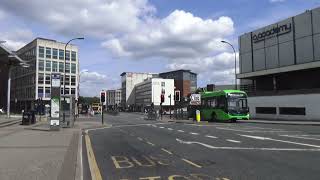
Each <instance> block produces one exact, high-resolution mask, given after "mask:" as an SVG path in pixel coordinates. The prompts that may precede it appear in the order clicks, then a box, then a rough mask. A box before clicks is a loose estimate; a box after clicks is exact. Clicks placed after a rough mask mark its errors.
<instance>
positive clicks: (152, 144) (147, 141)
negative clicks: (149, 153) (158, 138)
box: [147, 141, 155, 146]
mask: <svg viewBox="0 0 320 180" xmlns="http://www.w3.org/2000/svg"><path fill="white" fill-rule="evenodd" d="M147 143H148V144H149V145H151V146H155V145H154V144H152V143H151V142H149V141H147Z"/></svg>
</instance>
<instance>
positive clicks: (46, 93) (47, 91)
mask: <svg viewBox="0 0 320 180" xmlns="http://www.w3.org/2000/svg"><path fill="white" fill-rule="evenodd" d="M60 93H61V94H63V88H61V90H60ZM65 94H76V89H75V88H66V90H65ZM41 97H45V98H50V97H51V88H50V87H45V88H44V87H41V86H40V87H38V98H41Z"/></svg>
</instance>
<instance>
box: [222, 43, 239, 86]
mask: <svg viewBox="0 0 320 180" xmlns="http://www.w3.org/2000/svg"><path fill="white" fill-rule="evenodd" d="M221 42H222V43H225V44H229V45H230V46H231V47H232V49H233V52H234V76H235V83H234V84H235V90H237V89H238V87H237V54H236V50H235V49H234V47H233V46H232V44H231V43H229V42H227V41H221Z"/></svg>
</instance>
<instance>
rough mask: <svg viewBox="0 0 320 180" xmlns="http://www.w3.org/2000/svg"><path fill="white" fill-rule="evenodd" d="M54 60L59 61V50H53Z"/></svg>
mask: <svg viewBox="0 0 320 180" xmlns="http://www.w3.org/2000/svg"><path fill="white" fill-rule="evenodd" d="M52 58H53V59H58V49H54V48H53V49H52Z"/></svg>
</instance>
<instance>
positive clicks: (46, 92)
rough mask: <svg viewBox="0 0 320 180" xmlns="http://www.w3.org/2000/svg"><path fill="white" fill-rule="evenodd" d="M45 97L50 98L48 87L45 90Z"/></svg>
mask: <svg viewBox="0 0 320 180" xmlns="http://www.w3.org/2000/svg"><path fill="white" fill-rule="evenodd" d="M45 97H46V98H50V97H51V89H50V87H46V89H45Z"/></svg>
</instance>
